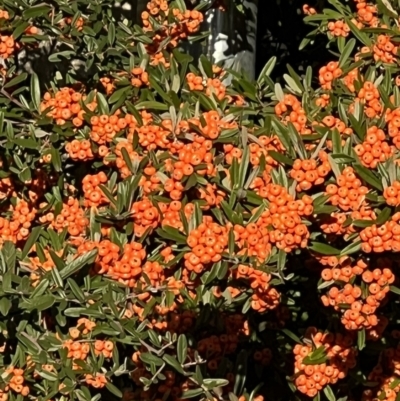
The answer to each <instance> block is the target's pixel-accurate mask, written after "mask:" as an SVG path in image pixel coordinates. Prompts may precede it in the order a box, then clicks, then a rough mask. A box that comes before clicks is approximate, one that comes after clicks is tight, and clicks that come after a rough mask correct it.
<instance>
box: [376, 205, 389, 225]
mask: <svg viewBox="0 0 400 401" xmlns="http://www.w3.org/2000/svg"><path fill="white" fill-rule="evenodd" d="M391 214H392V211H391V209H390V208H389V207H385V208H384V209H383V210H382V211H381V212H380V213H379V215H378V217H377V218H376V220H375V224H376V225H377V226H379V225H381V224H384V223H386V222H387V221H388V220H389V219H390V216H391Z"/></svg>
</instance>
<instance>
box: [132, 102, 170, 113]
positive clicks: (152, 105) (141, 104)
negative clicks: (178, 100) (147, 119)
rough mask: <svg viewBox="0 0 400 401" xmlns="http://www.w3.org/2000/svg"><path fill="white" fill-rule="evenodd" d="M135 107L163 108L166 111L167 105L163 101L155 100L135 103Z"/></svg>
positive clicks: (138, 108)
mask: <svg viewBox="0 0 400 401" xmlns="http://www.w3.org/2000/svg"><path fill="white" fill-rule="evenodd" d="M135 108H136V109H137V110H143V109H145V110H147V109H150V110H163V111H167V110H168V105H167V104H165V103H160V102H155V101H144V102H139V103H137V104H136V105H135Z"/></svg>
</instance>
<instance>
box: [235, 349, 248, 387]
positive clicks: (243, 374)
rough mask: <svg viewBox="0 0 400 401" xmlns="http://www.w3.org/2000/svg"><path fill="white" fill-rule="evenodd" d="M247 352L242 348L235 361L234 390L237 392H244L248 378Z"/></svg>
mask: <svg viewBox="0 0 400 401" xmlns="http://www.w3.org/2000/svg"><path fill="white" fill-rule="evenodd" d="M247 359H248V356H247V352H246V351H245V350H241V351H240V352H239V354H238V356H237V358H236V363H235V372H236V375H235V384H234V385H233V392H234V393H235V394H242V392H243V390H244V386H245V383H246V379H247Z"/></svg>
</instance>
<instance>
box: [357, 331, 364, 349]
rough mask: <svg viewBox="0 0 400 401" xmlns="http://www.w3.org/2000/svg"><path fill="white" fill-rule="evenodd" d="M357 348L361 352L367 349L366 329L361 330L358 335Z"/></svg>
mask: <svg viewBox="0 0 400 401" xmlns="http://www.w3.org/2000/svg"><path fill="white" fill-rule="evenodd" d="M357 346H358V349H359V351H362V350H363V349H364V348H365V329H361V330H359V331H358V333H357Z"/></svg>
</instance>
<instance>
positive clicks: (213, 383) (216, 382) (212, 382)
mask: <svg viewBox="0 0 400 401" xmlns="http://www.w3.org/2000/svg"><path fill="white" fill-rule="evenodd" d="M203 384H204V385H205V386H206V387H207V388H208V389H209V390H212V389H214V388H215V387H223V386H227V385H228V384H229V381H228V380H226V379H204V380H203Z"/></svg>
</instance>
